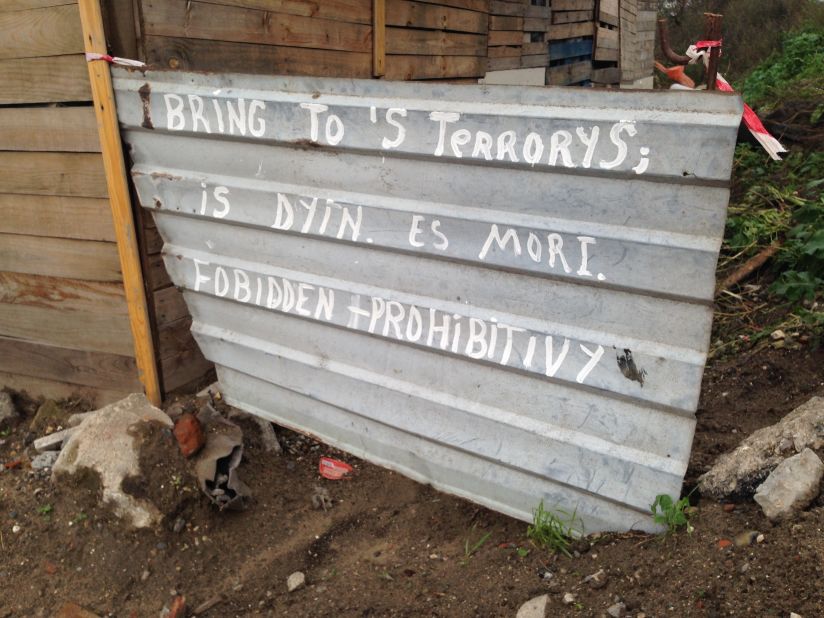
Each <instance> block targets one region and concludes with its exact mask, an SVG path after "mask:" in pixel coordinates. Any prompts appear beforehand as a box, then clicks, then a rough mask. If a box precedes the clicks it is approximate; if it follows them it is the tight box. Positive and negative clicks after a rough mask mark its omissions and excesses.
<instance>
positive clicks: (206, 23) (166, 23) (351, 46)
mask: <svg viewBox="0 0 824 618" xmlns="http://www.w3.org/2000/svg"><path fill="white" fill-rule="evenodd" d="M450 10H454V9H450ZM143 19H144V28H145V32H146V34H154V35H160V36H171V37H185V38H194V39H206V40H210V41H234V42H240V43H264V44H267V45H286V46H290V47H310V48H315V49H337V50H341V51H356V52H368V53H370V54H371V53H372V28H371V26H367V25H364V24H349V23H344V22H339V21H332V20H329V19H317V18H314V17H303V16H300V15H283V14H277V15H274V14H272V13H268V12H266V11H259V10H256V9H244V8H237V7H231V6H221V5H216V4H205V3H203V2H197V1H192V2H168V1H167V0H145V2H144V3H143Z"/></svg>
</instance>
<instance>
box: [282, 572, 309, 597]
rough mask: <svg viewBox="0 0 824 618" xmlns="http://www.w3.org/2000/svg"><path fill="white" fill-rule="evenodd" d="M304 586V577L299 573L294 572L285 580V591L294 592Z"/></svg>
mask: <svg viewBox="0 0 824 618" xmlns="http://www.w3.org/2000/svg"><path fill="white" fill-rule="evenodd" d="M304 585H306V575H304V574H303V573H301V572H300V571H295V572H294V573H292V574H291V575H290V576H289V577H288V578H287V579H286V589H287V590H288V591H289V592H294V591H295V590H298V589H299V588H303V586H304Z"/></svg>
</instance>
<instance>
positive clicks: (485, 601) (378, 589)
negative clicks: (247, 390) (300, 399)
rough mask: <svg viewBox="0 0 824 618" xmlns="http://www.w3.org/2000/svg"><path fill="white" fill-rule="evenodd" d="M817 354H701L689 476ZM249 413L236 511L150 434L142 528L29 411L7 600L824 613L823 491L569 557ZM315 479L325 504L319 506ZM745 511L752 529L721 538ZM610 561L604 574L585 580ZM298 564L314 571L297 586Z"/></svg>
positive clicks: (97, 609) (21, 431)
mask: <svg viewBox="0 0 824 618" xmlns="http://www.w3.org/2000/svg"><path fill="white" fill-rule="evenodd" d="M822 367H824V351H822V350H818V351H812V350H810V349H809V348H804V347H802V348H801V349H800V350H793V351H790V350H776V349H772V348H768V349H762V350H760V351H758V352H756V353H753V354H749V355H747V354H745V355H743V356H739V357H738V358H736V359H734V360H727V361H723V362H716V363H714V364H711V365H710V366H709V367H708V369H707V372H706V375H705V379H704V387H703V394H702V399H701V404H700V408H699V410H698V414H697V419H698V428H697V433H696V438H695V443H694V449H693V455H692V460H691V464H690V468H689V472H688V475H687V481H686V486H687V487H689V486H690V485H691V484H692V483H694V481H695V478H696V477H697V476H698V475H699V474H700V473H702V472H703V471H704V470H705V469H706V468H707V467H708V466H709V465H710V464H711V462H712V461H713V460H714V458H715V457H716V456H717V455H718V454H719V453H722V452H724V451H727V450H729V449H731V448H733V447H734V446H735V445H736V444H737V443H738V442H739V441H740V440H741V439H743V438H744V437H745V436H746V435H748V434H749V433H750V432H752V431H753V430H755V429H757V428H759V427H762V426H765V425H768V424H771V423H774V422H775V421H777V420H778V419H780V418H781V417H782V416H783V415H784V414H786V413H787V412H789V411H790V410H791V409H792V408H793V407H795V406H796V405H798V404H800V403H802V402H804V401H806V400H807V399H808V398H809V397H810V396H812V395H814V394H820V395H824V373H822V369H821V368H822ZM23 403H24V402H23ZM23 407H24V409H25V410H24V411H26V412H27V413H28V414H31V413H32V407H31V406H28V407H26V406H25V405H24V406H23ZM243 428H244V433H245V435H246V437H247V445H246V451H245V459H244V462H243V463H242V465H241V468H240V471H241V473H242V478H243V480H244V481H245V482H246V483H248V485H249V486H250V487H251V489H252V492H253V494H254V497H253V499H252V500H251V501H250V503H249V504H248V507H247V508H246V510H244V511H242V512H222V513H221V512H218V511H217V510H215V509H214V508H213V507H211V506H209V505H208V504H207V503H206V500H205V499H204V498H203V497H202V496H200V495H199V494H198V493H197V491H196V490H195V489H193V487H192V485H191V483H190V479H188V478H187V477H186V464H185V462H182V460H181V459H180V456H179V455H178V454H177V452H176V450H175V449H174V448H173V447H172V445H171V444H168V445H167V444H166V443H165V442H164V441H163V440H162V439H160V438H157V439H155V440H153V441H151V445H152V449H153V450H152V457H151V458H150V459H149V461H155V462H156V465H155V467H154V468H153V470H152V472H151V475H150V479H151V482H152V483H153V484H154V485H155V487H156V486H157V485H158V484H161V485H163V492H162V496H161V497H162V507H163V508H164V510H165V512H166V513H167V514H168V517H167V520H168V521H167V522H166V524H165V526H164V527H163V528H161V529H159V530H156V531H152V532H146V531H143V532H130V531H127V530H125V529H124V528H123V527H122V525H121V524H120V523H119V522H118V521H117V520H115V519H113V518H112V517H111V516H110V515H109V513H107V512H106V510H105V509H101V508H98V507H96V506H94V501H93V500H90V499H89V496H88V495H84V490H82V489H76V488H74V489H69V488H56V487H55V486H54V485H53V484H52V482H51V480H50V478H49V475H48V474H47V473H41V472H36V471H33V470H31V468H30V467H29V465H28V463H27V462H28V458H29V457H30V456H31V454H32V452H31V448H30V447H27V446H26V439H27V438H26V428H25V424H24V423H23V424H20V425H18V426H17V427H16V428H13V429H12V431H11V432H10V433H8V434H7V435H6V436H5V437H2V438H0V462H2V463H10V462H15V461H17V460H22V464H21V465H19V466H18V467H12V468H11V469H5V470H4V471H2V472H0V534H1V536H0V618H5V617H10V616H21V617H29V616H52V615H55V613H56V612H57V611H58V608H60V607H61V606H62V605H63V604H64V603H67V602H71V603H76V604H78V605H80V606H81V607H83V608H85V609H87V610H89V611H91V612H94V613H95V614H97V615H100V616H105V615H110V616H135V617H142V616H158V615H160V612H161V610H162V608H163V607H164V606H166V605H169V604H170V603H171V602H172V600H173V598H174V597H175V596H177V595H184V596H185V597H186V604H187V608H188V613H187V615H191V612H192V611H193V610H194V609H195V608H197V607H198V606H199V605H201V604H203V603H205V602H211V603H212V607H211V609H209V610H206V611H205V612H204V613H202V614H201V615H204V616H210V617H217V616H221V617H222V616H290V617H291V616H295V617H302V616H313V617H314V616H323V617H326V616H334V617H347V616H352V617H355V616H358V617H366V616H478V617H480V616H490V617H492V616H509V617H512V616H514V615H515V612H516V611H517V608H518V607H519V606H520V605H521V604H522V603H523V602H524V601H526V600H528V599H529V598H531V597H533V596H536V595H539V594H543V593H549V594H550V597H551V604H552V608H551V612H550V615H555V616H602V615H605V612H606V609H607V608H608V607H610V606H611V605H613V604H614V603H615V602H616V599H620V600H621V601H622V602H623V603H625V604H626V606H627V607H628V610H629V612H628V615H630V616H638V615H640V614H645V615H646V616H730V615H738V616H742V615H743V616H783V617H786V616H788V615H789V613H790V612H797V613H798V614H800V615H801V616H803V617H804V618H810V617H813V616H822V615H824V588H822V587H821V585H820V582H821V581H822V579H821V578H822V568H824V534H822V529H823V528H824V500H822V499H821V498H819V499H818V501H817V502H816V503H814V504H813V506H812V507H811V508H810V509H809V510H808V511H807V512H805V513H804V514H803V517H801V518H799V519H798V520H796V521H794V522H788V523H782V524H779V525H776V526H773V525H771V524H770V523H769V522H768V521H767V520H766V519H765V518H764V516H763V515H762V514H761V511H760V509H759V508H758V507H757V506H756V505H754V504H753V503H752V502H746V503H741V504H736V505H734V507H730V506H726V507H725V506H724V505H721V504H718V503H716V502H712V501H709V500H702V499H701V498H700V496H698V495H697V493H693V494H692V499H693V502H694V503H696V505H697V513H696V515H695V516H694V518H693V520H692V521H693V524H694V526H695V531H694V532H693V533H692V534H687V533H686V532H679V533H677V534H675V535H672V536H669V537H654V536H649V535H643V534H638V533H628V534H617V535H603V536H600V537H597V538H595V537H589V538H588V539H587V542H586V543H582V544H579V545H576V549H577V550H578V555H577V556H575V555H574V556H572V557H566V556H562V555H553V554H550V553H549V552H547V551H546V550H541V549H538V548H535V547H534V546H532V545H531V544H530V542H529V541H528V540H527V538H526V528H527V526H526V524H525V523H523V522H520V521H516V520H513V519H510V518H508V517H505V516H503V515H499V514H497V513H494V512H491V511H489V510H487V509H484V508H481V507H478V506H476V505H474V504H471V503H469V502H466V501H463V500H460V499H457V498H453V497H450V496H447V495H444V494H441V493H439V492H437V491H434V490H433V489H431V488H429V487H427V486H424V485H420V484H418V483H415V482H413V481H410V480H408V479H405V478H403V477H401V476H399V475H397V474H393V473H392V472H389V471H387V470H383V469H381V468H378V467H376V466H372V465H370V464H367V463H365V462H362V461H359V460H357V459H355V458H353V457H350V456H347V455H344V454H342V453H339V452H336V451H334V450H332V449H329V448H328V447H326V446H324V445H322V444H318V443H316V442H313V441H312V440H310V439H308V438H305V437H302V436H300V435H298V434H294V433H291V432H288V431H285V430H281V431H280V437H281V440H282V442H283V443H284V445H285V447H286V448H285V451H284V453H283V454H281V455H275V454H270V453H266V452H265V451H264V449H263V446H262V444H260V441H259V438H258V434H257V431H256V428H255V425H254V424H253V423H251V422H248V423H244V424H243ZM323 455H330V456H334V457H338V458H340V459H342V460H344V461H346V462H348V463H350V464H351V465H353V466H354V467H355V475H354V477H353V478H352V479H351V480H345V481H328V480H325V479H323V478H321V477H320V476H319V474H318V460H319V458H320V457H321V456H323ZM142 461H144V462H145V461H147V460H146V459H143V460H142ZM318 487H321V488H324V489H326V490H327V491H328V493H329V496H330V497H331V498H332V500H333V506H332V507H331V508H330V509H328V510H324V509H322V508H321V509H316V508H314V506H313V500H312V496H313V494H316V493H317V491H318V489H317V488H318ZM142 490H143V491H150V489H149V488H145V487H144V488H142ZM85 491H87V492H94V488H93V487H90V488H87V489H86V490H85ZM315 502H316V503H317V502H318V501H317V500H315ZM731 508H732V510H730V509H731ZM176 522H177V528H178V530H179V531H177V532H176V531H175V530H174V527H175V523H176ZM181 526H182V527H181ZM15 527H16V528H15ZM14 530H17V532H15V531H14ZM747 531H755V532H757V533H761V534H763V539H762V542H760V543H759V542H755V541H754V542H753V543H752V544H750V545H747V546H744V547H737V546H736V545H735V544H732V545H731V546H730V547H722V546H724V545H726V543H724V542H722V543H720V544H719V541H724V540H733V539H734V538H735V537H736V535H738V534H740V533H746V532H747ZM487 534H489V536H488V537H487V539H486V541H485V542H483V543H482V544H480V545H479V546H478V547H476V548H475V550H474V551H471V550H472V548H473V547H474V546H476V545H478V542H479V541H480V540H481V539H482V538H484V536H485V535H487ZM755 536H756V535H755V534H753V535H752V537H753V538H755ZM602 569H603V571H604V574H605V577H604V578H600V582H598V583H596V584H595V585H591V584H590V583H585V582H584V578H585V577H586V576H588V575H591V574H593V573H596V572H598V571H599V570H602ZM294 571H302V572H303V573H305V575H306V585H305V587H303V588H301V589H299V590H297V591H295V592H291V593H289V592H287V588H286V579H287V577H288V576H289V574H291V573H292V572H294ZM548 574H551V576H550V575H548ZM565 593H571V594H572V595H574V602H573V603H571V604H568V605H565V604H564V603H563V596H564V594H565Z"/></svg>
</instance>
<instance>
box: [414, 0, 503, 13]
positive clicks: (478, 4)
mask: <svg viewBox="0 0 824 618" xmlns="http://www.w3.org/2000/svg"><path fill="white" fill-rule="evenodd" d="M418 1H419V2H423V3H424V4H440V5H443V6H451V7H454V8H456V9H468V10H470V11H480V12H481V13H489V0H418Z"/></svg>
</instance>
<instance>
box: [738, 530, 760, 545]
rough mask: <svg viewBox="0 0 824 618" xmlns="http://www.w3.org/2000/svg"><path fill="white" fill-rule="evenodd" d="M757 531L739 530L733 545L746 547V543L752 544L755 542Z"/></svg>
mask: <svg viewBox="0 0 824 618" xmlns="http://www.w3.org/2000/svg"><path fill="white" fill-rule="evenodd" d="M758 534H759V533H758V531H757V530H745V531H744V532H740V533H738V534H736V535H735V546H736V547H747V546H748V545H752V544H753V543H754V542H755V539H757V538H758Z"/></svg>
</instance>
